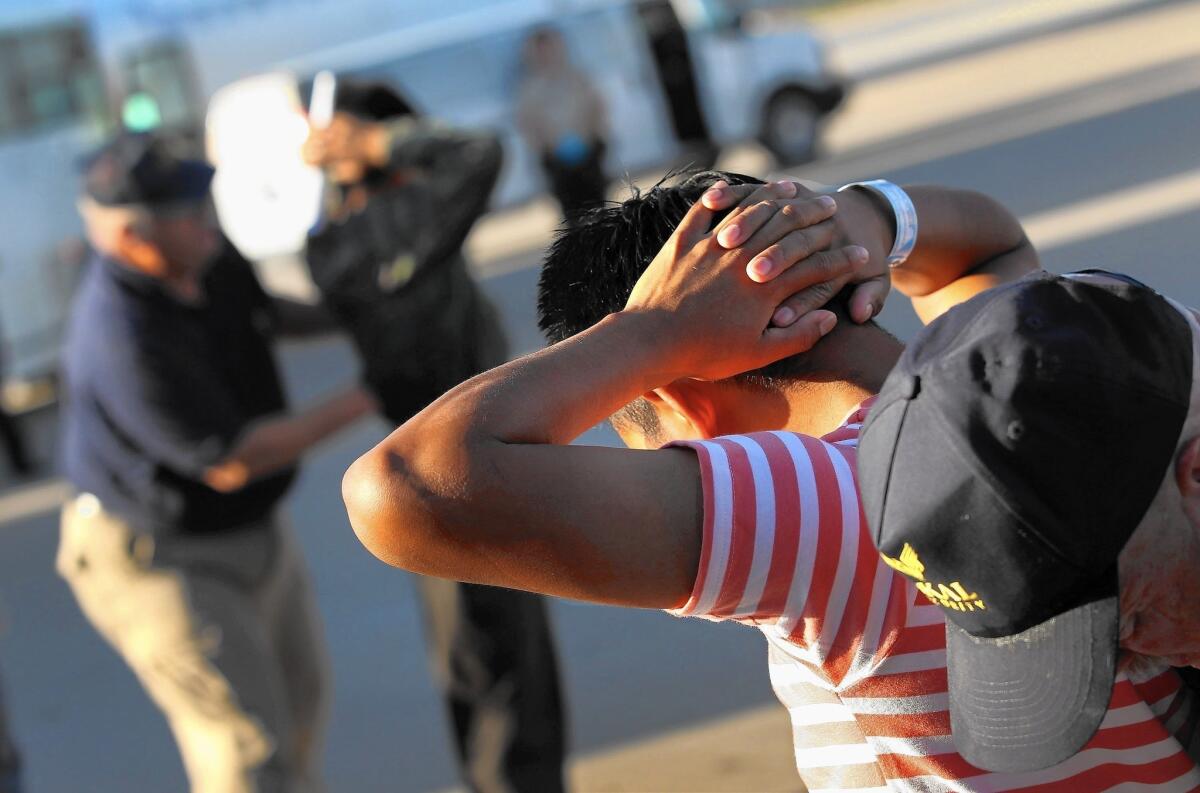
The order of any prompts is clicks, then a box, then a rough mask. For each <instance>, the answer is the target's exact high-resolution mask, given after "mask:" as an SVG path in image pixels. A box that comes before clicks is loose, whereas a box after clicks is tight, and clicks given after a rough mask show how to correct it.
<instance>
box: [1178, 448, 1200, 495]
mask: <svg viewBox="0 0 1200 793" xmlns="http://www.w3.org/2000/svg"><path fill="white" fill-rule="evenodd" d="M1175 481H1176V483H1177V484H1178V485H1179V492H1180V494H1181V495H1182V496H1183V500H1184V501H1185V502H1190V503H1191V505H1192V507H1193V508H1198V507H1200V436H1197V437H1195V438H1192V439H1191V440H1190V441H1188V442H1187V445H1185V446H1184V447H1183V451H1182V452H1180V453H1179V458H1178V459H1177V460H1176V462H1175Z"/></svg>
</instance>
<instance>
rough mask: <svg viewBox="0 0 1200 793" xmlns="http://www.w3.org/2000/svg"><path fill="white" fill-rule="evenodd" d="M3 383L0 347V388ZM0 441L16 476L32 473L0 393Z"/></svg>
mask: <svg viewBox="0 0 1200 793" xmlns="http://www.w3.org/2000/svg"><path fill="white" fill-rule="evenodd" d="M3 385H4V350H3V348H2V347H0V388H3ZM0 443H3V444H4V453H5V454H7V455H8V465H9V467H10V468H12V470H13V471H14V472H15V473H16V474H17V475H18V476H22V477H24V476H28V475H29V474H31V473H33V463H32V462H31V461H30V459H29V452H28V450H27V449H26V446H25V439H24V437H22V435H21V430H20V428H19V427H17V421H16V418H15V417H14V416H13V415H12V414H10V413H9V412H8V411H7V410H6V409H5V406H4V399H3V394H0Z"/></svg>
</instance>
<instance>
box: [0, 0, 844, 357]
mask: <svg viewBox="0 0 1200 793" xmlns="http://www.w3.org/2000/svg"><path fill="white" fill-rule="evenodd" d="M764 4H768V3H767V0H401V1H400V2H397V0H91V2H87V1H86V0H36V3H35V2H34V0H30V1H29V2H28V3H21V4H20V5H21V6H26V7H27V10H26V9H22V8H16V9H13V8H12V6H11V5H10V6H9V10H6V11H0V173H3V174H4V176H5V179H4V181H3V182H2V183H0V184H2V186H0V211H3V215H2V216H0V217H3V219H4V220H3V224H4V225H3V231H4V244H3V246H2V247H0V333H2V334H3V336H2V337H0V343H2V344H3V346H2V347H0V351H6V352H7V355H6V360H7V373H8V374H9V375H10V376H16V377H30V378H32V377H38V376H42V375H45V374H48V373H50V372H52V371H53V370H54V367H55V364H56V353H57V348H58V344H59V339H60V331H61V327H62V323H63V318H64V316H65V311H66V306H67V302H68V299H69V296H70V292H71V288H72V285H73V283H74V279H75V275H76V274H77V272H78V269H79V266H80V259H81V257H82V252H83V248H82V244H81V243H80V242H79V237H80V234H79V232H80V229H79V224H78V220H77V218H76V216H75V212H74V197H75V191H76V188H77V170H78V165H79V162H80V160H81V158H82V157H83V156H84V155H85V153H87V152H88V151H89V150H90V149H91V148H93V147H94V146H95V145H96V144H97V143H98V142H99V141H100V140H101V139H102V137H103V135H105V134H107V133H109V132H111V131H113V130H114V129H115V128H116V127H117V126H118V124H119V123H122V122H124V123H125V124H126V125H128V126H132V127H135V128H137V127H157V128H161V129H164V130H166V131H171V132H175V133H179V134H181V135H183V136H188V135H190V136H193V137H194V138H195V140H196V143H197V146H198V150H199V143H200V136H201V134H202V130H203V122H204V117H205V111H206V108H207V105H208V101H209V99H210V97H212V96H213V94H214V93H215V92H217V91H218V90H219V89H228V87H229V86H230V84H233V83H236V82H237V81H239V80H241V79H242V78H245V77H247V76H249V75H254V74H258V73H262V72H267V71H274V70H278V69H281V68H282V69H287V70H290V71H291V72H293V73H294V74H295V75H296V77H297V78H298V79H299V80H300V81H304V80H306V79H309V78H311V76H312V75H313V74H315V73H316V72H317V71H319V70H322V69H330V70H333V71H335V72H336V73H339V74H343V75H351V76H356V77H363V78H377V79H383V80H386V81H388V82H389V83H391V84H392V85H394V86H395V87H396V88H397V89H398V90H399V91H400V92H401V93H403V94H404V95H405V96H406V98H407V99H409V100H410V101H411V102H412V103H413V104H414V105H415V106H416V107H418V108H419V109H420V110H422V111H424V112H427V113H429V114H431V115H435V116H438V117H441V118H445V119H446V120H448V121H450V122H454V123H459V124H466V125H476V126H487V127H492V128H496V129H499V130H500V131H501V132H502V134H503V136H504V139H505V145H506V150H507V152H506V153H507V156H506V167H505V173H504V176H503V177H502V182H501V185H500V187H499V189H498V191H497V201H498V202H499V203H513V202H517V201H522V200H525V199H527V198H529V197H531V196H532V195H534V194H535V193H536V192H537V191H539V190H540V189H541V181H540V179H541V177H540V174H539V171H538V169H537V167H536V163H535V162H534V161H533V158H532V156H531V154H530V153H529V152H528V151H527V150H526V148H525V146H524V145H523V144H522V143H521V141H520V138H519V136H518V134H517V130H516V124H515V118H514V99H515V92H516V86H517V80H518V77H519V68H520V53H521V45H522V42H523V41H524V38H525V37H526V36H527V35H528V33H529V32H530V31H531V30H532V29H533V28H535V27H537V26H543V25H551V26H554V27H555V28H557V29H558V30H560V31H561V32H562V34H563V36H564V38H565V39H566V42H567V45H568V48H569V50H570V52H571V55H572V57H573V58H574V59H575V61H576V62H577V63H578V65H579V66H581V67H582V68H583V69H585V70H586V71H588V72H589V73H591V74H592V75H593V77H594V78H595V80H596V82H597V85H598V87H599V88H600V90H601V92H602V93H603V95H604V97H605V99H606V101H607V103H608V107H609V115H610V119H611V128H612V131H611V136H612V137H611V139H610V147H609V148H610V154H609V157H610V162H609V166H610V169H611V170H612V171H613V172H615V173H620V172H621V171H631V172H632V171H637V170H640V169H644V168H648V167H657V166H661V165H664V164H668V163H672V162H680V161H681V158H682V160H683V161H686V160H687V159H688V158H699V159H701V160H703V159H705V158H706V157H711V156H712V154H713V152H715V149H716V148H717V147H719V146H721V145H724V144H727V143H730V142H734V141H739V140H745V139H748V138H758V139H760V140H762V141H763V142H764V143H765V144H766V145H767V146H768V148H770V149H772V150H773V151H774V152H775V153H776V154H777V155H778V156H779V157H781V158H782V159H784V160H787V161H789V162H797V161H800V160H803V159H805V158H807V157H808V156H810V154H811V152H812V150H813V146H814V144H815V142H816V139H817V133H818V129H819V120H820V118H821V117H822V116H823V115H824V114H825V113H827V112H829V111H830V110H832V109H833V108H834V107H835V106H836V105H837V104H838V102H839V101H840V100H841V97H842V92H843V87H842V85H841V84H840V82H839V81H838V80H837V78H836V77H835V76H833V75H830V74H828V73H827V71H826V70H825V66H824V60H823V56H822V52H821V47H820V45H819V44H818V42H816V41H815V40H814V39H813V38H812V37H811V36H810V35H808V34H807V33H806V32H805V31H804V30H803V29H798V28H795V27H789V28H784V29H780V28H777V27H775V26H773V25H772V24H771V23H770V22H768V23H765V24H763V23H762V22H761V21H760V20H761V17H760V16H759V15H758V14H756V13H746V9H747V8H750V7H751V6H756V5H764ZM34 7H36V11H35V10H32V9H33V8H34ZM278 252H279V253H287V252H288V251H278Z"/></svg>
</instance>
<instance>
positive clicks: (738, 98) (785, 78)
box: [281, 0, 845, 204]
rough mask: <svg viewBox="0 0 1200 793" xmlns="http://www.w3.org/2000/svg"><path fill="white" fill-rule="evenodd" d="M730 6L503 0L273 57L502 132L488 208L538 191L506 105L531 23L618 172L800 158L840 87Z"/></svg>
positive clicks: (806, 38)
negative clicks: (595, 96) (589, 94)
mask: <svg viewBox="0 0 1200 793" xmlns="http://www.w3.org/2000/svg"><path fill="white" fill-rule="evenodd" d="M738 7H739V4H738V3H737V2H736V0H556V1H555V2H547V0H510V1H509V2H499V3H493V4H491V6H490V7H489V8H488V10H486V11H482V10H481V11H475V12H471V13H465V14H461V15H457V16H452V17H448V18H443V19H440V20H436V21H432V22H430V23H427V24H424V25H417V26H413V27H410V28H406V29H404V30H400V31H395V32H391V33H385V34H381V35H379V36H377V37H374V38H371V39H366V40H363V41H357V42H354V43H352V44H346V45H342V46H339V47H334V48H330V49H326V50H321V51H318V52H315V53H311V54H308V55H305V56H303V57H301V58H297V59H293V60H290V61H285V62H284V63H283V64H281V67H282V68H283V69H285V70H288V71H291V72H293V73H295V74H297V75H298V76H300V77H301V78H302V79H304V78H311V76H312V75H313V74H315V73H316V72H317V71H319V70H324V69H328V70H331V71H333V72H335V73H337V74H341V75H345V76H350V77H356V78H363V79H377V80H382V81H386V82H388V83H389V84H391V85H392V86H393V87H394V88H396V89H397V90H399V91H400V92H401V93H402V94H403V95H404V96H405V98H406V99H408V100H409V101H410V102H411V103H412V104H413V105H414V106H416V107H417V108H419V109H420V110H422V111H424V112H426V113H428V114H430V115H434V116H437V117H438V118H442V119H445V120H447V121H449V122H451V123H456V124H462V125H470V126H483V127H490V128H494V129H497V130H500V131H501V132H502V134H503V136H504V140H505V148H506V151H507V155H508V156H507V160H506V169H505V173H504V175H503V177H502V179H501V182H500V186H499V188H498V190H497V195H496V201H497V203H499V204H510V203H513V202H517V201H522V200H525V199H527V198H529V197H531V196H532V195H533V194H535V193H536V192H538V191H540V190H541V187H542V185H541V181H540V175H539V171H538V169H537V168H536V163H535V162H534V161H533V158H532V154H531V153H530V152H529V151H528V150H527V149H526V147H525V146H524V145H523V144H522V142H521V139H520V136H519V133H518V131H517V125H516V119H515V104H516V103H515V97H516V92H517V84H518V81H519V78H520V70H521V51H522V44H523V42H524V41H525V39H526V37H527V36H528V35H529V33H530V32H531V31H532V30H534V29H535V28H538V27H543V26H551V27H553V28H555V29H557V30H558V31H559V32H560V33H561V34H562V35H563V37H564V39H565V42H566V45H567V49H568V52H569V53H570V56H571V58H572V60H573V61H574V63H575V64H576V65H577V66H578V67H580V68H581V69H582V70H583V71H585V72H586V73H588V74H589V75H590V76H591V77H592V78H593V80H594V81H595V82H596V84H597V87H598V88H599V90H600V92H601V93H602V95H603V96H604V98H605V100H606V102H607V105H608V110H609V119H610V128H611V129H610V139H609V141H608V142H609V162H608V166H609V171H610V173H613V174H620V173H622V172H624V171H637V170H642V169H646V168H651V167H658V166H662V165H664V164H667V163H673V162H686V161H687V160H688V159H689V158H692V159H699V160H700V161H704V160H709V161H711V159H712V158H713V157H714V156H715V152H716V150H717V149H718V148H719V147H721V146H724V145H727V144H731V143H736V142H740V141H745V140H752V139H757V140H759V141H761V142H762V143H763V144H764V145H765V146H766V147H767V148H768V149H769V150H770V151H771V152H772V153H773V154H774V155H775V156H776V157H777V158H778V159H779V160H781V161H782V162H786V163H788V164H796V163H798V162H803V161H804V160H807V159H810V158H811V157H812V156H813V154H814V151H815V147H816V145H817V142H818V136H819V130H820V122H821V119H822V118H823V117H824V116H825V115H826V114H828V113H829V112H831V111H832V110H833V109H834V108H836V107H837V106H838V105H839V103H840V102H841V101H842V98H843V95H844V92H845V86H844V84H843V82H842V81H841V80H840V79H839V78H838V77H837V76H836V75H833V74H831V73H830V72H829V71H828V69H827V67H826V64H825V59H824V55H823V52H822V47H821V45H820V43H819V42H818V41H817V40H816V39H815V38H814V37H813V36H812V35H811V34H809V33H808V32H807V31H806V30H804V29H803V28H799V27H795V26H792V27H789V28H786V29H776V28H774V27H773V26H771V25H770V24H769V23H767V24H763V23H759V22H756V20H757V19H759V18H760V17H759V15H757V14H750V15H747V14H743V13H740V12H738V11H737V10H736V9H737V8H738Z"/></svg>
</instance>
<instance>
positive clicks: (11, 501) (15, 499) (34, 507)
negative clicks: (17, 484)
mask: <svg viewBox="0 0 1200 793" xmlns="http://www.w3.org/2000/svg"><path fill="white" fill-rule="evenodd" d="M70 492H71V488H70V487H69V486H68V485H67V483H66V482H64V481H63V480H62V479H50V480H47V481H45V482H38V483H37V484H34V485H29V486H27V487H21V488H18V489H15V490H11V491H9V492H7V493H4V494H3V495H0V526H4V525H6V524H9V523H16V522H17V521H20V520H25V519H26V518H31V517H34V516H35V515H41V514H44V513H46V512H53V511H54V510H56V509H58V508H59V506H61V505H62V503H63V502H64V501H66V500H67V496H68V494H69V493H70Z"/></svg>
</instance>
